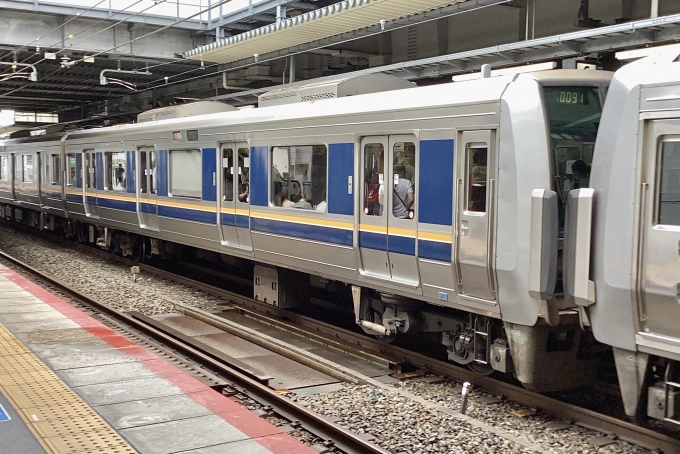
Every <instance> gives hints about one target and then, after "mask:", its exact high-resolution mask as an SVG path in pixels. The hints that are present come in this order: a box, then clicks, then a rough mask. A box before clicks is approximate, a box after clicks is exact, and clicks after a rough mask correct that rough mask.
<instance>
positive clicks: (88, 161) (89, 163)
mask: <svg viewBox="0 0 680 454" xmlns="http://www.w3.org/2000/svg"><path fill="white" fill-rule="evenodd" d="M85 187H86V188H96V187H97V172H96V163H95V154H94V153H85Z"/></svg>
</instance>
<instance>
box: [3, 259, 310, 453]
mask: <svg viewBox="0 0 680 454" xmlns="http://www.w3.org/2000/svg"><path fill="white" fill-rule="evenodd" d="M0 391H1V394H0V405H1V406H2V408H0V453H5V452H7V453H12V454H34V453H43V452H48V453H80V452H83V453H121V454H127V453H134V452H139V453H142V454H156V453H158V454H161V453H162V454H170V453H187V454H189V453H191V454H218V453H238V454H251V453H257V454H270V453H271V454H292V453H310V454H311V453H315V452H316V451H314V450H313V449H311V448H310V447H308V446H306V445H304V444H303V443H301V442H299V441H298V440H296V439H294V438H292V437H291V436H289V435H287V434H285V433H283V432H282V431H280V430H279V429H278V428H276V427H275V426H273V425H271V424H270V423H268V422H267V421H265V420H263V419H262V418H259V417H258V416H257V415H255V414H253V413H251V412H250V411H248V410H247V409H245V408H244V407H242V406H240V405H239V404H238V403H236V402H234V401H232V400H230V399H229V398H227V397H225V396H223V395H221V394H220V393H218V392H216V391H214V390H213V389H211V388H210V387H209V386H207V385H205V384H203V383H202V382H201V381H199V380H197V379H196V378H194V377H193V376H191V375H188V374H186V373H185V372H183V371H182V370H180V369H178V368H176V367H175V366H173V365H172V364H170V363H168V362H166V361H165V360H163V359H162V358H160V357H159V356H157V355H156V354H154V353H153V352H150V351H148V350H146V349H144V348H143V347H141V346H139V345H137V344H135V343H134V342H132V341H131V340H129V339H127V338H126V337H124V336H122V335H120V334H118V333H116V332H115V331H114V330H112V329H110V328H108V327H107V326H105V325H104V324H102V323H101V322H99V321H97V320H95V319H93V318H92V317H90V316H89V315H87V314H85V313H84V312H82V311H80V310H78V309H76V308H74V307H73V306H71V305H70V304H68V303H66V302H65V301H63V300H61V299H60V298H59V297H57V296H55V295H53V294H51V293H50V292H48V291H47V290H45V289H43V288H41V287H40V286H38V285H36V284H34V283H33V282H31V281H30V280H28V279H26V278H24V277H22V276H20V275H19V274H17V273H16V272H14V271H12V270H10V269H8V268H6V267H4V266H1V265H0Z"/></svg>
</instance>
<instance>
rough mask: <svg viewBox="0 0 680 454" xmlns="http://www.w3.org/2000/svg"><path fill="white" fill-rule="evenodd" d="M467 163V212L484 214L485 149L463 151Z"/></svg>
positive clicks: (486, 149)
mask: <svg viewBox="0 0 680 454" xmlns="http://www.w3.org/2000/svg"><path fill="white" fill-rule="evenodd" d="M465 153H466V156H465V161H466V163H467V165H466V167H467V175H466V178H467V184H466V188H467V211H473V212H477V213H484V212H486V161H487V158H488V155H489V149H488V148H487V147H472V146H470V145H468V146H467V147H466V150H465Z"/></svg>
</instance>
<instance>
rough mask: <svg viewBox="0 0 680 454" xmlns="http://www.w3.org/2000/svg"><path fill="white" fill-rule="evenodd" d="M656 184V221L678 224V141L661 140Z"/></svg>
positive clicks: (679, 154) (679, 144)
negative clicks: (657, 181)
mask: <svg viewBox="0 0 680 454" xmlns="http://www.w3.org/2000/svg"><path fill="white" fill-rule="evenodd" d="M658 175H659V176H658V178H659V183H658V184H657V200H658V202H657V204H658V205H657V223H658V224H663V225H680V142H676V141H673V142H670V141H669V142H662V144H661V156H660V159H659V174H658Z"/></svg>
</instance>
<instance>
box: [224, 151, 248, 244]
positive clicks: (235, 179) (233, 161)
mask: <svg viewBox="0 0 680 454" xmlns="http://www.w3.org/2000/svg"><path fill="white" fill-rule="evenodd" d="M220 150H221V151H220V156H221V160H222V161H221V163H222V165H221V166H220V168H221V178H220V182H221V185H220V192H221V196H220V197H219V204H220V207H219V211H220V216H219V219H218V225H219V227H220V237H221V240H222V244H223V245H224V246H230V247H238V248H241V247H242V248H245V249H250V248H251V245H250V232H249V231H248V228H249V223H248V217H249V215H250V210H249V206H250V203H249V201H250V197H249V195H250V194H249V190H248V189H249V187H248V186H247V183H244V181H247V178H248V172H247V171H246V170H244V169H245V167H244V164H245V162H246V160H247V158H248V151H249V149H248V144H245V143H234V142H229V143H223V144H222V145H221V146H220ZM246 188H248V189H246ZM244 229H245V230H246V231H247V233H246V232H244V231H243V230H244Z"/></svg>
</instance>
